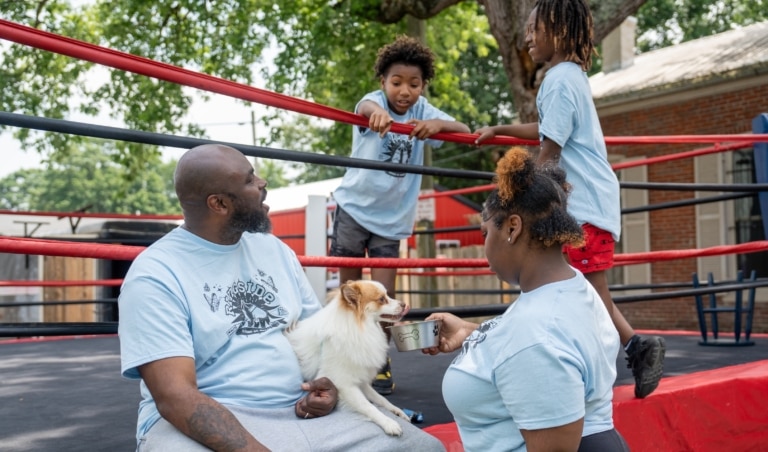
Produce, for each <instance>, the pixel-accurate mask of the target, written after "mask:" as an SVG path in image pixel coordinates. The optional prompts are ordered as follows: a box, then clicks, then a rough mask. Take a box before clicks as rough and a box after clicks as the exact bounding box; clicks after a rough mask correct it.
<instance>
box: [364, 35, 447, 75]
mask: <svg viewBox="0 0 768 452" xmlns="http://www.w3.org/2000/svg"><path fill="white" fill-rule="evenodd" d="M393 64H405V65H407V66H417V67H419V68H420V69H421V78H422V79H423V80H424V82H425V83H427V82H429V81H430V80H432V78H433V77H434V76H435V54H434V53H432V51H431V50H429V47H427V46H425V45H424V44H422V43H421V42H420V41H419V40H418V39H416V38H411V37H408V36H405V35H401V36H398V37H397V39H395V42H393V43H391V44H387V45H385V46H384V47H382V48H380V49H379V53H378V55H377V56H376V64H374V65H373V72H374V74H375V76H376V77H377V78H380V77H384V76H385V75H387V71H388V70H389V68H390V66H392V65H393Z"/></svg>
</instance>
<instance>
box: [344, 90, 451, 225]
mask: <svg viewBox="0 0 768 452" xmlns="http://www.w3.org/2000/svg"><path fill="white" fill-rule="evenodd" d="M364 101H373V102H376V103H377V104H378V105H379V106H380V107H382V108H384V109H385V110H387V111H388V112H389V114H390V115H391V116H392V119H394V120H395V122H399V123H405V122H408V121H409V120H411V119H419V120H427V119H442V120H446V121H453V120H454V119H453V117H451V116H450V115H448V114H446V113H444V112H442V111H440V110H438V109H437V108H435V107H433V106H432V105H431V104H430V103H429V101H427V99H426V98H425V97H423V96H422V97H420V98H419V100H418V101H417V102H416V104H414V105H413V106H412V107H411V108H410V109H408V111H407V112H406V113H405V114H404V115H399V114H397V113H395V112H394V111H392V110H391V109H390V108H389V106H388V104H387V97H386V95H385V94H384V92H383V91H381V90H378V91H374V92H371V93H368V94H366V95H365V96H364V97H363V98H362V99H361V100H360V102H358V104H357V106H356V107H355V111H357V110H358V109H359V108H360V104H361V103H362V102H364ZM424 143H429V144H430V145H431V146H433V147H438V146H440V145H441V144H442V143H443V142H442V141H438V140H431V139H427V140H423V141H422V140H418V139H416V138H413V139H409V138H408V136H407V135H402V134H398V133H393V132H388V133H387V134H385V135H384V137H379V134H378V133H377V132H374V131H372V130H371V129H368V128H367V127H359V126H353V135H352V155H351V156H352V157H353V158H360V159H368V160H376V161H380V162H391V163H402V164H409V165H421V164H423V163H424ZM420 188H421V175H420V174H410V173H402V172H397V171H380V170H369V169H363V168H347V171H346V173H345V174H344V177H343V178H342V181H341V185H340V186H339V187H338V188H337V189H336V191H335V192H334V193H333V197H334V199H335V201H336V203H337V204H338V205H339V206H340V207H341V208H342V209H344V211H345V212H347V213H348V214H349V215H350V216H351V217H352V218H354V219H355V221H357V223H358V224H360V226H362V227H364V228H365V229H367V230H368V231H369V232H371V233H373V234H376V235H378V236H380V237H384V238H387V239H390V240H401V239H405V238H408V237H410V236H411V234H412V232H413V223H414V221H415V219H416V203H417V201H418V198H419V190H420Z"/></svg>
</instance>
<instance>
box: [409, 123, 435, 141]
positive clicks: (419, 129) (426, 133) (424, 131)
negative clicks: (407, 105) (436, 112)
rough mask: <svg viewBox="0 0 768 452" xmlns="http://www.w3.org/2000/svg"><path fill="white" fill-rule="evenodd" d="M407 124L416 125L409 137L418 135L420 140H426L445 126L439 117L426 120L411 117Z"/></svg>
mask: <svg viewBox="0 0 768 452" xmlns="http://www.w3.org/2000/svg"><path fill="white" fill-rule="evenodd" d="M407 124H413V125H414V126H415V127H414V128H413V130H411V133H410V134H409V135H408V137H409V138H413V137H416V138H418V139H419V140H425V139H427V138H429V137H431V136H432V135H434V134H436V133H438V132H440V131H441V130H442V128H443V125H442V122H441V121H440V120H439V119H428V120H426V121H422V120H419V119H411V120H409V121H408V122H407Z"/></svg>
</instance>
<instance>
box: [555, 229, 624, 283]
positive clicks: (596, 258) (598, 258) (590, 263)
mask: <svg viewBox="0 0 768 452" xmlns="http://www.w3.org/2000/svg"><path fill="white" fill-rule="evenodd" d="M581 230H582V231H584V240H585V244H584V246H582V247H579V248H574V247H572V246H570V245H565V246H563V254H565V255H566V257H567V258H568V260H569V261H570V263H571V265H572V266H574V267H575V268H577V269H578V270H579V271H580V272H582V273H584V274H587V273H592V272H598V271H603V270H608V269H609V268H611V267H613V251H614V248H615V245H616V242H615V241H614V240H613V235H611V233H610V232H608V231H604V230H602V229H600V228H597V227H595V226H592V225H591V224H589V223H585V224H583V225H582V226H581Z"/></svg>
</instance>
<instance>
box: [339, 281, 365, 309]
mask: <svg viewBox="0 0 768 452" xmlns="http://www.w3.org/2000/svg"><path fill="white" fill-rule="evenodd" d="M360 295H361V292H360V287H358V285H357V283H356V282H354V281H347V282H345V283H344V284H342V285H341V298H342V299H343V300H344V302H345V303H347V304H348V305H353V306H354V305H357V304H359V302H360Z"/></svg>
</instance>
